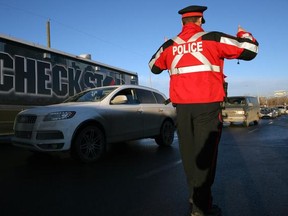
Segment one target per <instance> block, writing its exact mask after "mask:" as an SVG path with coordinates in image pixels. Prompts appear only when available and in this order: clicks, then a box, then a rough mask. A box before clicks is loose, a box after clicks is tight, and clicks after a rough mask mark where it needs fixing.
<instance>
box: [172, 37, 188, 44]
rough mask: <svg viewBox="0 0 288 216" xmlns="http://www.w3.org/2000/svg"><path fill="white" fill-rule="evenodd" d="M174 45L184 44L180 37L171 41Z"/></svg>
mask: <svg viewBox="0 0 288 216" xmlns="http://www.w3.org/2000/svg"><path fill="white" fill-rule="evenodd" d="M172 40H173V41H174V42H175V43H177V44H184V43H186V42H185V41H184V40H183V39H181V38H180V37H175V38H173V39H172Z"/></svg>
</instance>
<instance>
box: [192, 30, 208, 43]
mask: <svg viewBox="0 0 288 216" xmlns="http://www.w3.org/2000/svg"><path fill="white" fill-rule="evenodd" d="M204 34H206V32H198V33H197V34H195V35H193V36H192V37H191V38H190V39H189V40H188V41H187V42H193V41H196V40H197V39H198V38H200V37H202V36H203V35H204Z"/></svg>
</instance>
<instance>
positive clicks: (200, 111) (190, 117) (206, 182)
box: [176, 103, 222, 211]
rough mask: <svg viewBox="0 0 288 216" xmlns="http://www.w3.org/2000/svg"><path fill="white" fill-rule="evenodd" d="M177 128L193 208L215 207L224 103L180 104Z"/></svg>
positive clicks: (177, 107) (202, 209) (178, 106)
mask: <svg viewBox="0 0 288 216" xmlns="http://www.w3.org/2000/svg"><path fill="white" fill-rule="evenodd" d="M176 110H177V130H178V138H179V146H180V152H181V156H182V163H183V166H184V170H185V173H186V176H187V182H188V186H189V188H190V190H191V196H192V198H193V208H198V209H199V210H201V211H206V210H208V209H209V208H211V205H212V195H211V186H212V184H213V182H214V178H215V171H216V161H217V154H218V143H219V141H220V137H221V132H222V117H221V106H220V103H207V104H177V106H176Z"/></svg>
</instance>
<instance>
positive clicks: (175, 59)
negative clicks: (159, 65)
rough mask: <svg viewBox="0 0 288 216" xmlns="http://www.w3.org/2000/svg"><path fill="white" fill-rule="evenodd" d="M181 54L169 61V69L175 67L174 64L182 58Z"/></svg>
mask: <svg viewBox="0 0 288 216" xmlns="http://www.w3.org/2000/svg"><path fill="white" fill-rule="evenodd" d="M182 56H183V55H176V56H175V57H174V59H173V61H172V63H171V69H172V68H176V65H177V64H178V62H179V61H180V59H181V58H182Z"/></svg>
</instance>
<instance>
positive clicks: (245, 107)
mask: <svg viewBox="0 0 288 216" xmlns="http://www.w3.org/2000/svg"><path fill="white" fill-rule="evenodd" d="M259 111H260V104H259V101H258V98H257V97H251V96H234V97H228V98H227V102H225V108H224V109H223V110H222V116H223V121H224V122H225V123H230V124H231V123H237V122H240V123H242V124H243V125H244V126H246V127H248V126H249V125H250V123H251V122H253V123H254V124H255V125H257V124H258V122H259Z"/></svg>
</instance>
